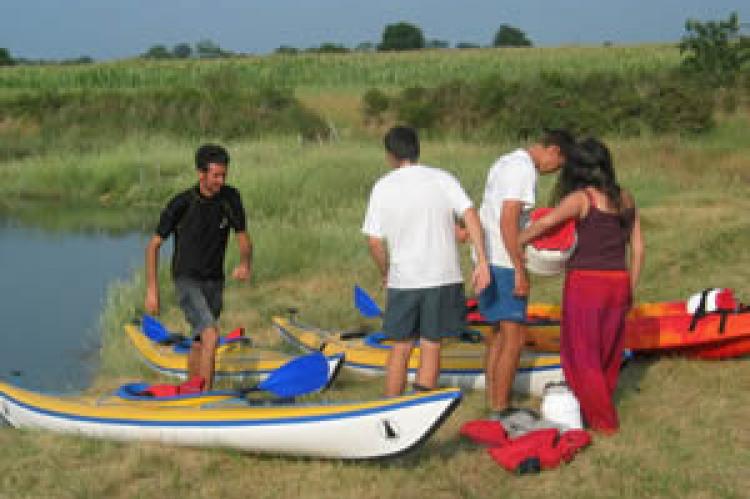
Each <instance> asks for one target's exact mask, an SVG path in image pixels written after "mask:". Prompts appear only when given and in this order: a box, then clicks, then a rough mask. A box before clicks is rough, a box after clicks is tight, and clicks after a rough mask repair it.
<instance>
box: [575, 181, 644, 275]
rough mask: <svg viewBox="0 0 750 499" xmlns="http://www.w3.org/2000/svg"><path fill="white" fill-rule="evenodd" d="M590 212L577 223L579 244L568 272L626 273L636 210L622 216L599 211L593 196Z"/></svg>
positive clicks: (590, 202) (626, 212) (627, 211)
mask: <svg viewBox="0 0 750 499" xmlns="http://www.w3.org/2000/svg"><path fill="white" fill-rule="evenodd" d="M584 192H585V193H586V196H587V197H588V198H589V204H590V207H589V212H588V213H587V214H586V216H585V217H584V218H582V219H581V220H578V222H577V223H576V232H577V236H578V244H577V245H576V249H575V251H574V252H573V255H572V256H571V257H570V260H568V264H567V268H568V269H588V270H627V268H628V263H627V258H626V255H627V248H628V243H629V242H630V233H631V231H632V230H633V222H634V220H635V208H626V209H625V210H624V211H623V213H622V214H619V213H607V212H604V211H602V210H600V209H599V208H597V207H596V205H595V204H594V199H593V197H592V196H591V193H589V192H588V191H584Z"/></svg>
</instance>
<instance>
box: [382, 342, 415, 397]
mask: <svg viewBox="0 0 750 499" xmlns="http://www.w3.org/2000/svg"><path fill="white" fill-rule="evenodd" d="M412 348H414V341H410V340H409V341H395V342H394V343H393V346H392V347H391V351H390V354H389V355H388V363H387V364H386V371H385V396H386V397H395V396H398V395H401V394H402V393H404V388H405V387H406V373H407V368H408V366H409V356H410V355H411V349H412Z"/></svg>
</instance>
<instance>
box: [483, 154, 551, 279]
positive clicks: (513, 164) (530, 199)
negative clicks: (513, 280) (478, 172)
mask: <svg viewBox="0 0 750 499" xmlns="http://www.w3.org/2000/svg"><path fill="white" fill-rule="evenodd" d="M537 177H538V173H537V170H536V167H535V166H534V162H533V161H532V159H531V156H529V153H528V152H527V151H526V150H525V149H517V150H515V151H513V152H511V153H508V154H505V155H503V156H500V158H498V159H497V161H495V164H493V165H492V167H491V168H490V171H489V173H488V174H487V184H486V185H485V188H484V198H483V199H482V206H481V207H480V208H479V218H480V220H481V222H482V228H483V229H484V240H485V245H486V247H487V248H486V250H487V260H488V261H489V263H490V264H491V265H497V266H500V267H511V268H512V267H513V262H512V261H511V259H510V257H509V256H508V251H507V250H506V249H505V244H504V243H503V236H502V233H501V232H500V217H501V216H502V213H503V201H505V200H517V201H521V217H520V220H519V223H520V227H523V226H525V225H526V223H527V222H528V219H529V214H530V212H531V210H532V208H533V207H534V203H535V200H536V180H537Z"/></svg>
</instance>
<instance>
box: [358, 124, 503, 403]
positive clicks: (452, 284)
mask: <svg viewBox="0 0 750 499" xmlns="http://www.w3.org/2000/svg"><path fill="white" fill-rule="evenodd" d="M384 143H385V149H386V157H387V161H388V164H389V165H390V166H391V167H392V168H393V170H392V171H390V172H389V173H387V174H386V175H384V176H383V177H382V178H380V180H378V182H377V183H376V184H375V186H374V187H373V188H372V192H371V194H370V201H369V204H368V206H367V213H366V215H365V220H364V223H363V225H362V232H363V233H364V234H365V235H366V236H367V238H368V245H369V248H370V254H371V255H372V258H373V260H374V261H375V264H376V265H377V267H378V270H379V271H380V274H381V277H382V279H383V282H384V284H385V285H386V286H387V289H388V299H387V304H386V310H385V315H384V318H383V332H384V333H385V335H386V336H387V337H388V338H389V339H392V340H394V341H393V346H392V348H391V351H390V355H389V357H388V364H387V366H386V388H385V394H386V396H395V395H400V394H401V393H403V391H404V388H405V385H406V375H407V367H408V361H409V357H410V355H411V351H412V348H414V345H415V341H416V340H417V338H419V341H420V343H419V347H420V351H421V356H420V364H419V369H418V371H417V377H416V381H415V384H414V387H415V389H434V388H435V387H436V385H437V379H438V375H439V372H440V340H441V338H443V337H446V336H452V335H456V334H458V333H460V332H461V331H462V330H463V327H464V316H465V313H466V310H465V297H464V291H463V282H464V280H463V276H462V274H461V267H460V261H459V251H458V246H457V241H456V238H455V232H454V231H455V224H456V221H457V220H459V219H461V220H463V222H464V223H465V225H466V229H467V231H468V233H469V238H470V239H471V242H472V244H473V245H474V248H475V251H476V253H477V258H476V265H475V268H474V273H473V276H472V281H473V286H474V289H475V290H476V291H477V292H479V291H481V290H482V289H484V288H485V287H486V286H487V284H488V283H489V279H490V276H489V267H488V265H487V259H486V257H485V252H484V241H483V238H482V229H481V225H480V223H479V216H478V215H477V213H476V210H475V209H474V208H473V206H472V203H471V200H470V199H469V197H468V196H467V195H466V192H464V190H463V188H462V187H461V184H459V182H458V180H456V178H455V177H453V176H452V175H450V174H449V173H447V172H445V171H443V170H439V169H437V168H430V167H427V166H423V165H420V164H418V163H417V161H418V159H419V139H418V137H417V133H416V131H415V130H414V129H412V128H408V127H394V128H392V129H391V130H389V131H388V133H387V134H386V135H385V138H384Z"/></svg>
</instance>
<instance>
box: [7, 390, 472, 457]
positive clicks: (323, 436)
mask: <svg viewBox="0 0 750 499" xmlns="http://www.w3.org/2000/svg"><path fill="white" fill-rule="evenodd" d="M460 400H461V392H460V391H459V390H455V389H449V390H437V391H433V392H419V393H412V394H407V395H404V396H401V397H394V398H388V399H379V400H371V401H364V402H349V403H336V404H313V403H310V404H274V403H269V402H266V403H264V404H262V405H259V404H258V403H253V402H250V401H248V400H246V399H238V398H235V399H231V400H227V398H226V397H225V396H207V395H194V396H182V397H170V398H169V400H165V401H160V400H158V399H131V398H127V397H122V396H118V395H109V396H104V397H92V396H68V397H60V396H49V395H44V394H39V393H36V392H31V391H28V390H24V389H21V388H18V387H15V386H12V385H9V384H6V383H2V382H0V416H1V418H0V419H3V420H5V421H6V422H7V423H8V424H10V425H11V426H13V427H16V428H31V429H42V430H49V431H55V432H60V433H68V434H76V435H83V436H87V437H93V438H102V439H112V440H124V441H130V440H133V441H154V442H162V443H165V444H174V445H186V446H196V447H227V448H233V449H239V450H242V451H248V452H253V453H270V454H287V455H295V456H312V457H322V458H340V459H366V458H380V457H386V456H393V455H397V454H401V453H403V452H406V451H408V450H410V449H412V448H414V447H415V446H417V445H419V444H420V443H422V442H423V441H424V440H425V439H427V438H428V437H429V436H430V435H431V434H432V432H434V431H435V430H436V429H437V428H438V427H439V426H440V424H441V423H442V422H443V421H444V420H445V418H447V417H448V415H449V414H450V413H451V412H452V411H453V409H454V408H455V407H456V406H457V405H458V404H459V402H460Z"/></svg>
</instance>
